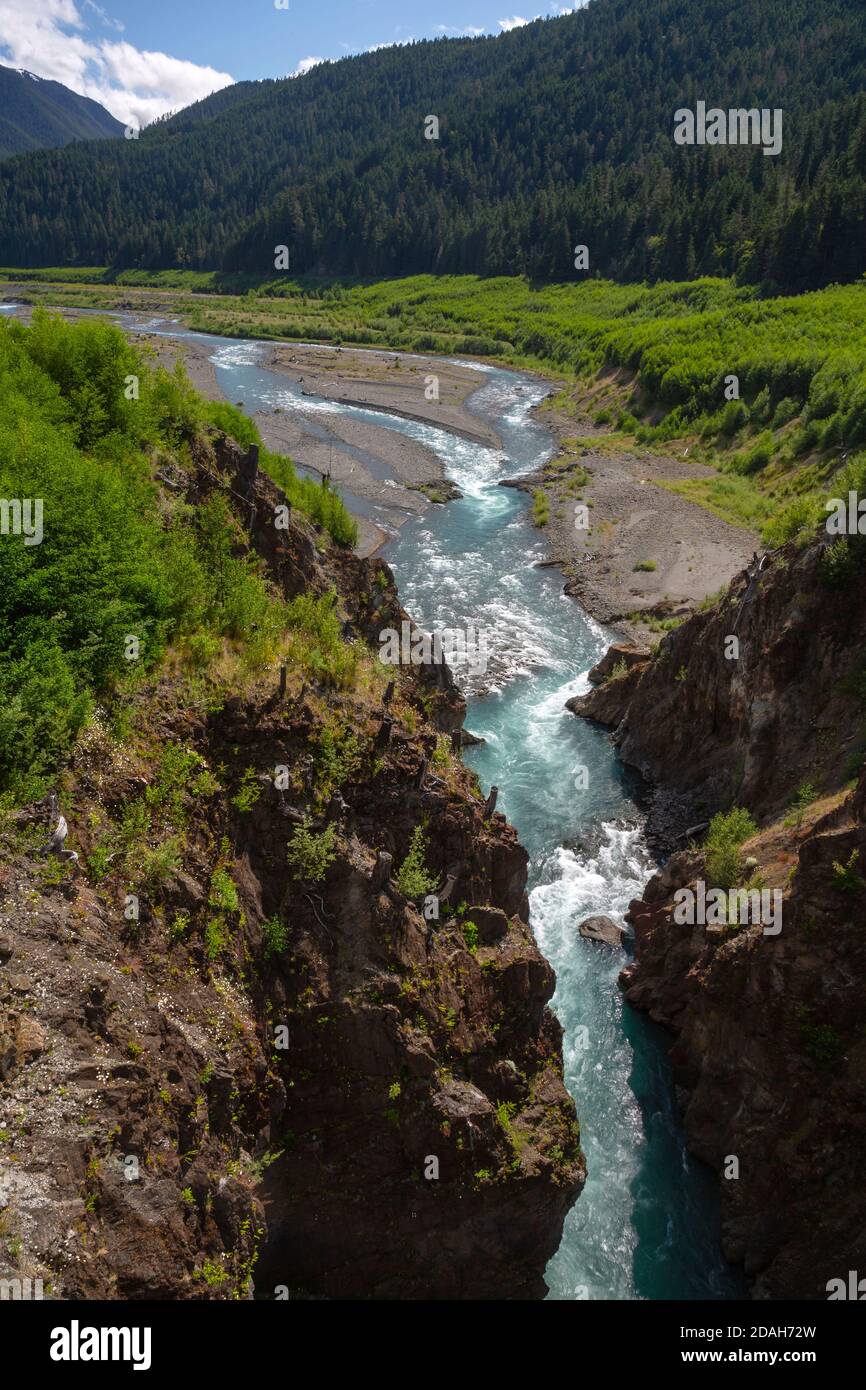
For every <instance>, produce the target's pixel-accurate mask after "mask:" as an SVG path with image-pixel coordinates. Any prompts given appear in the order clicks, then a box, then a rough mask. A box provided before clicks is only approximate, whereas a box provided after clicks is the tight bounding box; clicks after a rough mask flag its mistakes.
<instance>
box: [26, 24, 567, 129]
mask: <svg viewBox="0 0 866 1390" xmlns="http://www.w3.org/2000/svg"><path fill="white" fill-rule="evenodd" d="M587 2H588V0H531V2H530V4H529V5H528V6H527V5H525V4H524V3H523V0H503V2H502V3H498V0H437V3H436V4H430V3H427V0H288V9H282V8H277V4H276V3H275V0H99V3H96V0H0V63H3V64H6V65H8V66H10V67H16V68H26V69H27V70H28V71H30V72H33V73H35V74H36V75H37V76H38V77H43V78H53V79H54V80H55V81H58V82H63V83H64V84H65V85H66V86H68V87H71V88H72V89H73V91H77V92H81V93H82V94H83V95H84V96H89V97H92V98H94V100H96V101H100V102H101V103H102V104H103V105H104V106H106V107H107V108H108V109H109V110H110V111H111V112H112V113H113V114H114V115H115V116H117V117H118V118H119V119H120V120H122V121H124V122H128V123H130V124H137V125H143V124H146V123H147V122H148V121H150V120H153V119H154V118H155V117H156V116H158V115H161V114H163V113H164V112H165V111H169V110H177V109H178V108H179V107H181V106H185V105H188V104H189V102H191V101H197V100H199V98H200V97H203V96H206V95H207V94H208V93H209V92H212V91H215V90H217V89H218V88H220V87H225V86H227V85H228V84H229V83H230V82H231V81H232V80H234V81H240V80H243V79H249V78H257V77H285V76H287V75H291V74H295V73H297V72H303V71H304V70H305V69H306V68H307V67H309V66H310V65H311V64H312V63H313V62H314V61H316V60H321V59H327V58H330V59H337V58H343V57H346V55H347V54H350V53H360V52H363V51H364V50H366V49H369V48H374V47H378V46H381V45H388V44H394V43H407V42H409V41H411V40H412V39H422V38H435V37H438V36H441V35H450V36H455V35H458V34H476V33H478V34H481V33H484V34H500V33H502V32H503V30H505V29H513V28H518V27H520V26H521V25H522V24H525V23H526V22H527V21H528V20H530V19H534V18H536V17H538V16H539V15H556V14H566V13H568V11H569V10H571V9H579V8H582V6H583V5H584V4H586V3H587Z"/></svg>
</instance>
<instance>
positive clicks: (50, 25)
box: [0, 0, 234, 125]
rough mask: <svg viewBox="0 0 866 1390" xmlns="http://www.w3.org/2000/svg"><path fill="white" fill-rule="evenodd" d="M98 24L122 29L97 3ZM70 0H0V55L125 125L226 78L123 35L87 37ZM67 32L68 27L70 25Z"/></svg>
mask: <svg viewBox="0 0 866 1390" xmlns="http://www.w3.org/2000/svg"><path fill="white" fill-rule="evenodd" d="M85 8H86V9H91V10H94V11H98V12H99V15H100V18H101V20H102V23H103V24H104V25H105V24H107V25H109V26H110V27H113V28H115V29H117V28H119V27H120V28H122V26H120V25H118V23H117V21H114V20H112V19H111V18H110V16H108V15H106V14H105V12H104V11H102V10H100V7H99V6H97V5H95V4H91V3H89V0H85ZM89 24H90V20H89V18H85V17H84V16H83V15H82V12H81V11H80V10H79V8H78V6H77V4H76V3H75V0H28V4H27V6H26V7H24V6H22V5H21V4H20V0H0V62H2V63H8V65H9V66H10V67H15V68H27V69H28V71H29V72H34V73H36V75H37V76H38V77H48V78H52V79H53V80H54V81H55V82H62V83H63V85H64V86H65V87H70V88H71V89H72V91H73V92H79V93H80V94H81V95H82V96H85V97H91V98H92V100H94V101H98V102H100V103H101V104H102V105H103V106H104V107H106V109H107V110H108V111H110V112H111V114H112V115H113V116H116V117H117V119H118V120H119V121H123V123H124V124H125V125H146V124H147V123H148V122H149V121H152V120H155V118H156V117H157V116H162V115H164V114H165V113H166V112H167V111H177V110H179V109H180V107H182V106H189V104H190V103H191V102H193V101H199V100H201V98H202V97H206V96H209V95H210V93H211V92H216V91H219V90H220V88H222V87H228V86H230V85H231V83H232V82H234V78H233V77H232V76H231V74H230V73H227V72H218V71H217V69H216V68H210V67H202V66H200V65H199V64H198V63H189V62H186V61H185V60H184V59H181V58H172V57H170V56H169V54H167V53H159V52H147V51H145V50H143V49H139V48H134V47H133V45H132V44H130V43H126V42H122V41H121V42H113V41H110V40H108V39H97V38H91V37H90V36H89V35H88V34H87V32H86V31H87V29H88V26H89ZM70 31H72V32H70Z"/></svg>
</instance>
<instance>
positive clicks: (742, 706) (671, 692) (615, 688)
mask: <svg viewBox="0 0 866 1390" xmlns="http://www.w3.org/2000/svg"><path fill="white" fill-rule="evenodd" d="M827 549H828V548H827V545H826V544H822V543H818V544H816V545H813V546H811V547H809V548H808V549H806V550H800V551H798V550H796V549H794V548H793V547H792V546H788V547H786V548H785V549H784V550H783V551H779V552H777V553H776V554H775V555H773V556H772V557H770V558H769V559H768V561H767V562H766V564H765V568H764V570H763V571H762V573H761V574H760V575H759V576H758V577H757V578H756V579H755V580H754V581H750V579H749V576H748V575H747V574H746V573H745V572H744V573H742V574H740V575H738V576H737V577H736V578H735V579H734V580H733V581H732V583H731V585H730V587H729V589H728V590H727V592H726V593H725V595H724V596H723V597H722V599H721V600H720V601H719V602H718V603H717V604H715V605H714V606H713V607H711V608H708V609H707V610H705V611H703V612H699V613H696V614H694V615H693V616H692V617H691V618H689V619H688V620H687V621H686V622H684V623H683V624H682V626H680V627H678V628H676V629H674V631H672V632H670V633H668V634H667V635H666V636H665V637H664V638H663V639H662V641H661V643H660V644H659V646H658V648H657V650H656V653H655V657H654V659H644V660H641V659H639V658H640V654H639V653H636V654H635V657H633V658H632V661H631V663H630V664H629V665H628V669H627V670H626V671H625V672H624V673H622V674H618V675H616V674H615V675H612V676H609V678H608V679H607V680H606V681H605V682H604V684H602V685H599V686H597V687H596V688H595V689H594V690H592V691H590V693H589V694H587V695H583V696H577V697H575V698H574V699H573V700H571V701H570V702H569V707H570V708H571V709H572V710H573V711H574V712H575V713H576V714H581V715H584V716H586V717H588V718H590V719H594V720H596V721H598V722H599V723H601V724H604V725H607V726H608V727H610V728H612V729H614V730H615V734H614V738H615V742H616V744H617V747H618V750H619V754H620V757H621V758H622V759H623V761H624V762H625V763H628V764H630V765H631V766H633V767H636V768H638V769H639V771H640V772H641V773H642V774H643V775H644V776H645V777H646V778H647V779H648V781H650V782H651V783H654V784H660V785H663V787H664V789H665V792H666V797H665V801H666V804H667V807H668V815H667V818H668V821H669V822H670V824H671V825H673V823H674V821H675V822H676V827H675V828H676V829H678V830H684V829H685V828H686V826H687V825H689V824H691V823H693V822H696V821H701V820H703V819H706V818H707V817H708V816H710V815H712V814H713V813H714V812H715V811H717V810H719V809H722V808H725V807H727V806H729V805H731V803H732V802H736V803H737V804H739V805H743V806H748V807H749V809H750V810H751V811H752V812H753V814H755V815H757V816H770V815H774V814H778V813H779V812H780V811H781V810H783V809H784V808H785V807H786V806H787V804H788V801H789V800H790V797H791V794H792V791H793V790H795V789H796V788H797V787H798V786H800V785H801V784H802V783H804V782H807V781H808V782H811V783H813V784H814V785H815V787H816V788H836V787H839V786H841V785H842V784H843V783H844V781H845V780H846V777H847V776H849V775H850V772H849V771H848V769H849V766H850V765H851V762H852V757H855V756H856V755H857V754H860V755H861V758H862V754H863V753H864V751H866V730H864V720H863V680H864V677H863V652H864V647H866V567H863V566H862V565H861V566H859V568H858V569H856V570H854V571H853V572H852V573H851V574H850V575H847V576H845V577H844V584H843V586H842V587H839V586H838V585H836V586H834V583H833V574H832V572H831V569H830V566H829V564H828V560H827ZM731 638H733V639H735V641H736V642H737V644H738V646H737V647H734V646H732V644H731V640H730V639H731ZM732 651H736V653H737V654H736V655H735V656H731V655H728V653H730V652H732ZM671 793H673V795H671ZM671 808H673V813H672V811H671Z"/></svg>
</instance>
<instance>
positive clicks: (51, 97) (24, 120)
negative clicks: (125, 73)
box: [0, 64, 123, 159]
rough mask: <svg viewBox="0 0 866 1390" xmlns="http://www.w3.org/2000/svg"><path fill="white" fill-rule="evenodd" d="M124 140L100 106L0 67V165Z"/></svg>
mask: <svg viewBox="0 0 866 1390" xmlns="http://www.w3.org/2000/svg"><path fill="white" fill-rule="evenodd" d="M28 79H29V81H28ZM122 134H123V124H122V122H121V121H118V120H116V119H115V117H114V116H112V115H111V113H110V112H109V111H106V109H105V107H104V106H100V104H99V102H98V101H92V100H91V99H90V97H83V96H81V95H80V94H79V93H78V92H73V91H72V90H71V88H69V87H65V86H64V85H63V83H62V82H54V81H52V80H51V79H50V78H46V77H39V76H38V75H37V74H36V73H33V72H29V71H28V70H27V69H26V68H10V67H7V66H6V65H5V64H0V159H7V158H9V157H10V156H12V155H18V154H27V153H29V152H30V151H33V150H38V149H48V148H56V147H58V146H63V145H66V144H69V143H70V142H71V141H73V140H99V139H105V138H111V137H115V138H119V137H120V136H121V135H122Z"/></svg>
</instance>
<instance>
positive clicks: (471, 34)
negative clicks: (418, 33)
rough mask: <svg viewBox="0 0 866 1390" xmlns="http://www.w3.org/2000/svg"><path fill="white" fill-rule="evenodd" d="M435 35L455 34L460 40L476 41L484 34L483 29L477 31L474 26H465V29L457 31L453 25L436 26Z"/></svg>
mask: <svg viewBox="0 0 866 1390" xmlns="http://www.w3.org/2000/svg"><path fill="white" fill-rule="evenodd" d="M436 33H437V34H456V36H457V37H458V38H462V39H477V38H478V37H479V36H480V35H481V34H483V33H484V30H483V29H477V28H476V27H475V25H474V24H467V25H466V27H465V29H458V28H457V27H456V26H455V25H454V24H437V25H436Z"/></svg>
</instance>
